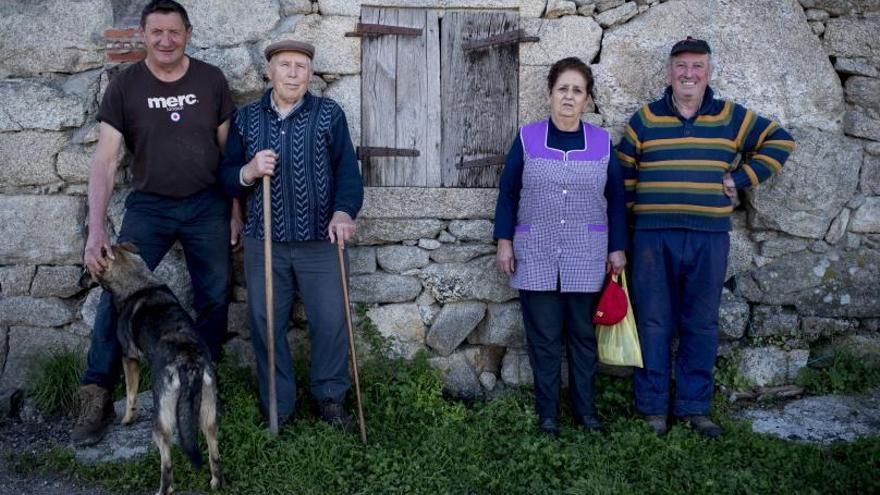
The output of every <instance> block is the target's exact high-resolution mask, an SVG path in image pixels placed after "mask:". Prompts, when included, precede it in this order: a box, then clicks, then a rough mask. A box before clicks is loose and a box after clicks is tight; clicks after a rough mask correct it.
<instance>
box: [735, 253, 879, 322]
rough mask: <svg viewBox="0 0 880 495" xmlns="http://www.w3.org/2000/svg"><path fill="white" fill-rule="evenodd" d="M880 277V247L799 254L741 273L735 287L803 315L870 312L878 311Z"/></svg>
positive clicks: (861, 314) (751, 297)
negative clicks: (795, 310) (878, 281)
mask: <svg viewBox="0 0 880 495" xmlns="http://www.w3.org/2000/svg"><path fill="white" fill-rule="evenodd" d="M878 279H880V251H876V250H872V249H866V248H861V249H850V250H842V251H841V250H831V251H828V252H825V253H812V252H810V253H796V254H792V255H787V256H783V257H781V258H779V259H777V260H775V261H774V262H772V263H770V264H768V265H766V266H764V267H762V268H761V269H760V270H757V271H755V272H752V273H750V274H747V275H745V276H743V277H737V292H738V293H740V294H741V295H744V296H745V297H746V298H747V299H749V300H750V301H754V302H761V303H764V304H773V305H791V306H795V308H796V309H797V310H798V313H799V314H801V315H802V316H826V317H871V316H874V315H877V314H880V298H877V292H876V281H877V280H878Z"/></svg>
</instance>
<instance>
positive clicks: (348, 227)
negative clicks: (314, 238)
mask: <svg viewBox="0 0 880 495" xmlns="http://www.w3.org/2000/svg"><path fill="white" fill-rule="evenodd" d="M354 229H355V227H354V220H352V219H351V216H349V214H348V213H345V212H344V211H337V212H335V213H334V214H333V218H331V219H330V225H329V226H328V227H327V235H328V236H329V237H330V242H332V243H334V244H340V245H341V246H342V247H343V248H344V247H345V243H346V242H348V241H349V240H351V238H352V237H354ZM337 240H338V241H341V242H337Z"/></svg>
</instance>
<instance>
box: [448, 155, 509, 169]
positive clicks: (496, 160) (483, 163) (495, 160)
mask: <svg viewBox="0 0 880 495" xmlns="http://www.w3.org/2000/svg"><path fill="white" fill-rule="evenodd" d="M506 160H507V155H492V156H487V157H486V158H478V159H476V160H469V161H466V162H461V163H457V164H456V166H457V167H458V168H459V169H463V168H480V167H492V166H498V165H504V162H505V161H506Z"/></svg>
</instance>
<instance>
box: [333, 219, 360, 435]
mask: <svg viewBox="0 0 880 495" xmlns="http://www.w3.org/2000/svg"><path fill="white" fill-rule="evenodd" d="M344 245H345V241H344V240H342V239H341V238H339V237H338V236H337V239H336V248H337V249H336V253H337V254H338V255H339V276H340V278H341V279H342V299H343V302H344V303H345V323H346V325H347V326H348V350H349V352H350V353H351V374H352V375H353V376H354V394H355V397H357V406H358V426H360V428H361V441H362V442H364V443H367V425H366V423H364V406H363V404H362V402H361V384H360V380H359V379H358V364H357V355H355V352H354V330H353V329H352V326H351V303H350V302H349V300H348V278H347V277H346V276H345V256H344V255H343V253H342V249H343V246H344Z"/></svg>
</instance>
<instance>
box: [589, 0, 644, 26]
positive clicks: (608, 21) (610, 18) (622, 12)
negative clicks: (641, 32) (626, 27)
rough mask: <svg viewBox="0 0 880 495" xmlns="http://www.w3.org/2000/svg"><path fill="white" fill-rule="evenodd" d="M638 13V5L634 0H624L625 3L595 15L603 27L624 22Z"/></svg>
mask: <svg viewBox="0 0 880 495" xmlns="http://www.w3.org/2000/svg"><path fill="white" fill-rule="evenodd" d="M638 13H639V7H638V5H636V3H635V2H626V3H625V4H623V5H621V6H619V7H615V8H613V9H611V10H606V11H605V12H602V13H601V14H599V15H597V16H596V20H597V21H598V22H599V24H600V25H601V26H602V27H603V28H608V27H612V26H616V25H618V24H623V23H624V22H626V21H628V20H630V19H632V18H633V17H635V15H636V14H638Z"/></svg>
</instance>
